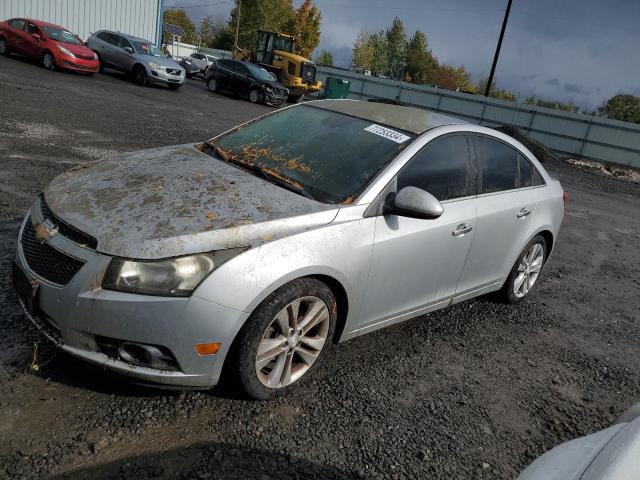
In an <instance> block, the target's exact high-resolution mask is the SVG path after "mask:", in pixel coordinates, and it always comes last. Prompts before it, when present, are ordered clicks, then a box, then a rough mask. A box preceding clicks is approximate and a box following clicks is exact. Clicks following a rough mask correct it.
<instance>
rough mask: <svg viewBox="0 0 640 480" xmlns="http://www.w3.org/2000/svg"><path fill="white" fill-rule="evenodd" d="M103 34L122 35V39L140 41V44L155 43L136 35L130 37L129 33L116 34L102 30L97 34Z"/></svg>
mask: <svg viewBox="0 0 640 480" xmlns="http://www.w3.org/2000/svg"><path fill="white" fill-rule="evenodd" d="M101 32H104V33H113V34H114V35H120V36H121V37H124V38H126V39H127V40H138V41H140V42H147V43H150V44H151V45H154V43H153V42H150V41H149V40H146V39H144V38H140V37H136V36H134V35H129V34H128V33H122V32H114V31H113V30H100V31H98V32H96V33H101Z"/></svg>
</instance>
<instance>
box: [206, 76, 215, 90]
mask: <svg viewBox="0 0 640 480" xmlns="http://www.w3.org/2000/svg"><path fill="white" fill-rule="evenodd" d="M207 88H208V89H209V91H210V92H215V91H216V90H218V80H216V79H215V77H211V78H210V79H209V80H207Z"/></svg>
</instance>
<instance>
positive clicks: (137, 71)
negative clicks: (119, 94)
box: [133, 65, 149, 87]
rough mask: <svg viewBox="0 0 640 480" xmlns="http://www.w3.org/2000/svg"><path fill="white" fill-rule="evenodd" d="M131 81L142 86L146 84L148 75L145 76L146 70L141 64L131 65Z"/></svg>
mask: <svg viewBox="0 0 640 480" xmlns="http://www.w3.org/2000/svg"><path fill="white" fill-rule="evenodd" d="M133 81H134V82H136V83H137V84H138V85H142V86H143V87H146V86H147V85H148V83H149V77H148V76H147V70H146V69H145V68H144V67H143V66H142V65H136V66H135V67H133Z"/></svg>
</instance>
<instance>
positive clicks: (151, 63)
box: [149, 62, 164, 70]
mask: <svg viewBox="0 0 640 480" xmlns="http://www.w3.org/2000/svg"><path fill="white" fill-rule="evenodd" d="M149 66H150V67H151V68H153V69H155V70H158V69H160V70H164V67H163V66H162V65H158V64H157V63H153V62H149Z"/></svg>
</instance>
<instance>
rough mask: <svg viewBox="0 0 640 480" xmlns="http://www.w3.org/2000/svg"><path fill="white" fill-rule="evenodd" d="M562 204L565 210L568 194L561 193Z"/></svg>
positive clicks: (567, 203)
mask: <svg viewBox="0 0 640 480" xmlns="http://www.w3.org/2000/svg"><path fill="white" fill-rule="evenodd" d="M562 203H563V204H564V208H567V205H569V194H568V193H567V192H562Z"/></svg>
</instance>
